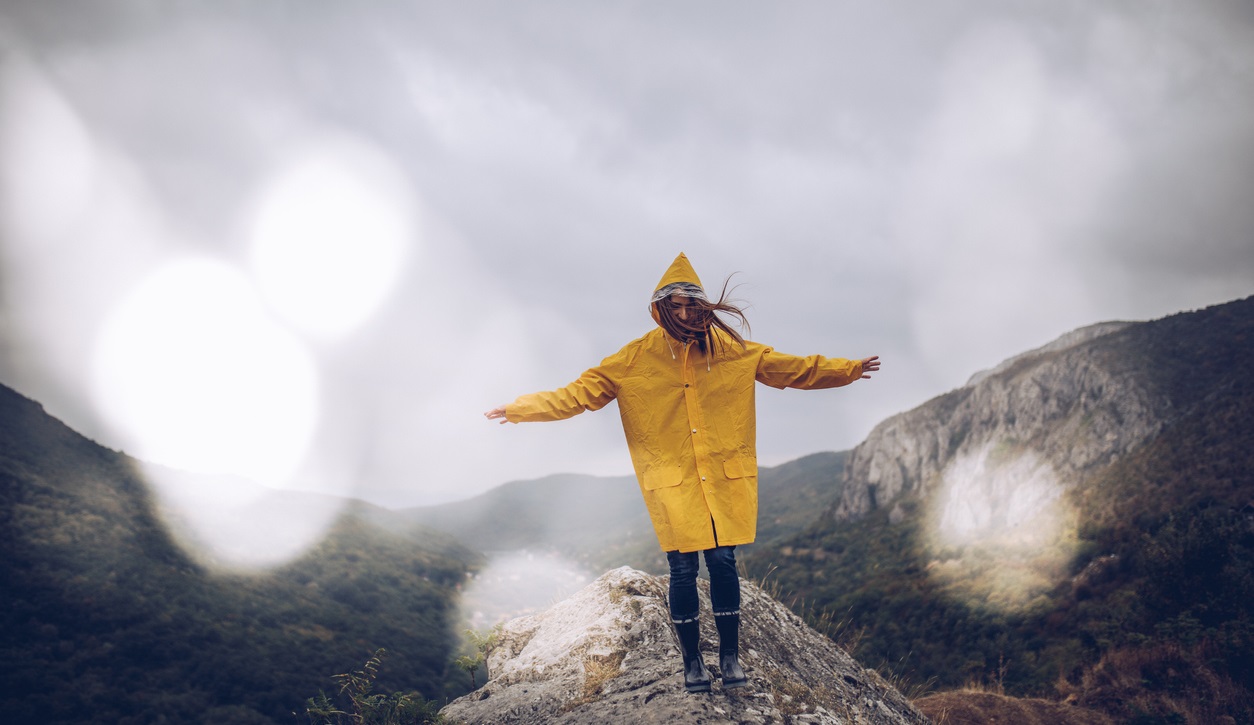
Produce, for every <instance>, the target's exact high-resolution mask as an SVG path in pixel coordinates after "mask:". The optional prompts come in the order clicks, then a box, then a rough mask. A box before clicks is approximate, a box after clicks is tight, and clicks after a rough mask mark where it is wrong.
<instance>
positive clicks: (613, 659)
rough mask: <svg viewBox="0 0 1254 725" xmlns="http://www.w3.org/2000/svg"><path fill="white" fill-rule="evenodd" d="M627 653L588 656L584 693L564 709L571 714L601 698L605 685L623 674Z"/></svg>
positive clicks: (585, 666)
mask: <svg viewBox="0 0 1254 725" xmlns="http://www.w3.org/2000/svg"><path fill="white" fill-rule="evenodd" d="M626 656H627V653H626V652H613V653H611V654H608V655H588V656H587V657H585V658H584V660H583V692H582V693H580V695H579V697H577V698H575V699H574V700H571V701H570V702H568V703H566V705H565V706H564V707H563V708H562V710H563V711H564V712H569V711H570V710H573V709H575V708H576V707H579V706H581V705H586V704H588V703H590V702H596V701H597V699H599V698H600V696H601V689H602V688H603V687H605V683H607V682H609V681H610V680H612V679H614V678H615V677H618V676H619V675H621V674H623V670H622V666H623V658H624V657H626Z"/></svg>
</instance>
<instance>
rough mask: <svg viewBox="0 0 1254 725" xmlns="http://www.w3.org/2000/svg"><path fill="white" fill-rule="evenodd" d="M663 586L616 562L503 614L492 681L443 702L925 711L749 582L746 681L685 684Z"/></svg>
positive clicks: (763, 712) (581, 709)
mask: <svg viewBox="0 0 1254 725" xmlns="http://www.w3.org/2000/svg"><path fill="white" fill-rule="evenodd" d="M701 584H705V582H701ZM666 587H667V584H666V580H665V579H664V578H662V577H655V576H650V575H648V574H645V573H644V572H640V571H635V570H633V569H631V568H629V567H621V568H618V569H614V570H612V571H609V572H607V573H606V574H604V575H603V576H601V577H600V578H598V579H597V580H596V581H594V582H592V583H591V584H589V585H588V586H587V587H585V588H584V589H583V590H581V591H580V592H578V593H576V594H575V595H574V596H572V597H570V598H569V599H567V600H565V601H562V602H559V603H557V604H555V605H553V606H552V607H550V608H549V609H547V610H545V611H544V612H542V613H540V614H536V615H533V616H529V617H522V618H519V619H515V620H512V621H510V622H508V623H507V624H505V625H504V627H503V628H502V629H501V630H500V631H499V633H498V639H497V643H496V646H495V647H494V648H493V649H492V650H491V652H490V654H489V657H488V662H487V671H488V676H489V679H488V681H487V683H486V684H484V686H483V687H482V688H480V689H479V690H476V691H475V692H472V693H470V694H469V695H466V696H465V697H462V698H461V699H458V700H455V701H454V702H452V703H449V705H447V706H446V707H445V708H444V709H443V710H442V711H441V714H442V715H444V716H445V717H447V718H449V719H451V720H453V721H456V722H464V723H468V724H474V723H493V724H494V725H506V724H510V725H550V723H552V724H554V725H556V724H558V723H570V724H572V725H573V724H575V723H606V724H607V725H612V724H615V723H624V724H626V723H632V724H633V725H634V723H644V722H652V723H680V722H682V723H692V724H693V725H700V724H702V723H710V724H713V723H728V722H736V723H746V724H752V723H759V724H765V723H783V722H798V723H801V722H806V723H846V722H858V723H866V724H867V725H923V724H924V723H927V722H928V720H927V718H925V717H924V716H923V714H922V713H921V712H919V711H918V710H916V709H915V708H914V707H913V706H912V705H911V704H910V703H909V701H907V700H906V698H905V697H903V696H902V695H901V693H900V692H898V691H897V690H895V689H894V688H893V687H892V686H891V685H889V684H888V683H887V682H885V681H884V680H883V678H881V677H880V676H879V675H878V674H876V673H875V672H874V671H873V670H867V669H866V668H864V667H862V666H861V665H859V664H858V663H856V662H855V661H854V660H853V658H851V657H850V656H849V655H848V654H846V653H845V652H844V651H842V650H841V649H839V648H838V647H836V646H835V645H833V644H832V642H831V641H830V640H828V639H826V638H824V637H823V636H822V635H820V634H818V633H817V632H815V631H814V630H812V629H810V628H809V627H807V626H806V625H805V624H804V623H803V622H802V621H801V620H800V619H799V618H798V617H797V616H796V615H795V614H793V613H792V612H790V611H788V609H787V608H785V607H784V606H783V605H781V604H779V603H778V602H776V601H775V600H773V599H772V598H771V597H770V596H768V595H767V594H766V593H765V592H763V591H762V590H761V589H759V588H758V587H756V586H754V585H752V584H748V583H746V585H745V586H744V588H743V592H742V605H741V611H742V612H744V626H743V628H742V642H743V658H742V659H743V664H744V667H745V670H746V673H747V674H748V675H749V684H748V686H747V687H745V688H744V689H741V690H734V691H723V690H721V688H720V687H719V685H717V684H716V685H715V689H714V691H713V692H711V693H708V694H704V693H703V694H697V695H692V694H688V693H686V692H684V687H683V676H682V674H681V670H682V665H681V658H680V656H679V645H678V642H677V640H676V638H675V635H674V632H673V630H672V628H671V624H670V614H669V611H668V609H667V605H666ZM702 588H703V589H705V590H706V591H705V592H704V594H705V596H704V597H703V598H702V601H703V606H704V612H703V618H702V619H703V621H702V624H703V627H702V630H703V631H702V639H703V647H702V649H703V651H704V656H705V658H706V659H707V660H708V664H709V665H710V666H711V671H712V674H713V675H714V676H715V677H717V676H718V666H717V660H718V645H717V642H718V640H717V635H716V634H715V630H714V625H713V623H712V622H713V616H712V615H711V614H710V610H709V604H708V602H709V592H708V587H702Z"/></svg>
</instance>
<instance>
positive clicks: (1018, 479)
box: [832, 323, 1172, 529]
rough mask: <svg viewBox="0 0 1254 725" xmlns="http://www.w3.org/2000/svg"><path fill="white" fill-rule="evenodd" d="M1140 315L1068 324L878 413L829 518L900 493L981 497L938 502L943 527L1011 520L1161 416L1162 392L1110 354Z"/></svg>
mask: <svg viewBox="0 0 1254 725" xmlns="http://www.w3.org/2000/svg"><path fill="white" fill-rule="evenodd" d="M1146 324H1152V323H1104V324H1100V325H1093V326H1091V327H1087V328H1084V329H1082V330H1077V331H1075V332H1072V333H1068V334H1067V335H1065V336H1063V337H1062V338H1060V339H1058V340H1056V341H1055V342H1053V343H1050V344H1048V345H1046V346H1044V347H1041V348H1038V349H1036V350H1033V351H1031V352H1028V353H1024V354H1022V355H1019V356H1017V357H1015V358H1012V359H1010V360H1007V361H1006V362H1004V363H1002V364H1001V365H999V366H997V367H996V368H994V369H993V370H989V371H985V372H983V373H977V374H976V375H975V376H973V377H972V379H971V380H970V381H969V382H968V383H967V385H965V386H964V387H962V388H959V389H957V390H954V391H951V392H949V393H947V394H945V395H942V396H940V397H937V398H935V399H933V400H931V401H929V402H927V403H925V404H924V405H922V406H920V407H918V408H916V409H914V410H911V411H908V412H906V413H902V414H899V415H896V416H893V417H892V418H889V419H887V420H885V421H884V422H883V423H881V424H880V425H878V426H877V427H876V428H875V429H874V430H873V431H872V432H871V434H870V436H868V437H867V439H866V440H865V441H864V442H863V443H862V444H860V445H859V446H858V447H856V448H855V449H854V450H853V452H852V454H851V455H850V458H849V462H848V464H847V466H846V468H845V474H844V483H845V488H844V493H843V496H842V498H841V500H840V502H839V503H838V504H836V506H835V507H834V508H833V511H832V512H833V514H834V516H835V518H836V519H838V520H846V519H851V518H858V517H861V516H863V515H865V514H866V513H868V512H869V511H871V510H873V509H875V508H878V507H883V506H890V505H892V504H893V502H894V501H895V500H897V499H898V498H899V497H901V496H902V495H903V494H915V495H918V496H921V497H926V496H929V495H934V494H938V495H941V496H946V497H949V498H951V499H953V500H954V501H955V502H957V501H959V500H963V501H971V500H978V501H980V502H984V503H982V504H981V506H982V508H981V509H980V510H966V509H962V507H961V506H959V507H958V508H957V509H955V508H950V509H948V510H946V512H945V514H944V515H945V516H949V517H952V518H954V519H955V520H954V521H950V522H949V523H950V524H951V525H954V526H957V527H958V528H962V527H963V526H965V527H968V528H985V529H998V528H1006V527H1013V526H1014V525H1015V523H1016V522H1017V521H1018V520H1019V519H1020V518H1021V517H1022V516H1023V515H1025V514H1026V513H1028V512H1030V511H1033V510H1035V509H1036V508H1038V507H1039V506H1040V505H1041V504H1043V503H1047V502H1048V501H1050V500H1053V499H1055V498H1057V497H1058V496H1059V495H1061V493H1062V491H1063V490H1064V489H1065V488H1067V487H1068V486H1071V485H1074V484H1075V483H1076V482H1078V481H1079V480H1080V479H1081V478H1082V477H1083V475H1084V474H1085V473H1086V472H1088V471H1091V470H1094V469H1096V468H1098V467H1100V466H1103V465H1107V464H1109V463H1111V462H1113V461H1114V460H1116V459H1118V458H1119V457H1120V456H1122V455H1123V454H1125V453H1127V452H1128V451H1130V450H1133V449H1134V448H1136V447H1138V446H1140V445H1142V444H1143V443H1145V442H1146V441H1147V440H1149V439H1150V438H1152V437H1153V436H1154V435H1156V434H1157V433H1158V432H1159V430H1160V429H1161V427H1162V425H1163V421H1164V420H1166V419H1167V418H1168V417H1169V416H1170V412H1171V408H1172V401H1171V399H1170V397H1169V396H1168V395H1166V394H1165V393H1164V392H1163V391H1162V390H1160V389H1159V388H1158V386H1156V385H1155V384H1154V382H1153V380H1152V378H1151V377H1150V376H1147V375H1144V374H1141V371H1140V370H1139V363H1140V362H1141V361H1138V360H1131V359H1128V358H1126V357H1124V356H1121V355H1120V354H1119V349H1120V348H1119V345H1118V344H1117V339H1118V338H1119V336H1121V335H1127V334H1130V333H1135V332H1136V329H1137V328H1138V327H1141V326H1144V325H1146ZM947 487H948V488H954V487H957V488H959V489H962V490H952V491H948V490H946V488H947ZM972 487H975V488H978V489H980V490H978V491H972V490H970V489H971V488H972ZM973 493H978V494H980V495H979V496H974V495H971V494H973Z"/></svg>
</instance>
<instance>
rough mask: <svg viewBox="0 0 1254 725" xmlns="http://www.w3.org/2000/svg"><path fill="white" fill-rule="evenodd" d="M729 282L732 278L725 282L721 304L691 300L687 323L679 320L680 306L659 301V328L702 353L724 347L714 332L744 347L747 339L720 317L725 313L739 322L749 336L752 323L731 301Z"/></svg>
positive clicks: (694, 298) (693, 298) (666, 301)
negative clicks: (691, 344)
mask: <svg viewBox="0 0 1254 725" xmlns="http://www.w3.org/2000/svg"><path fill="white" fill-rule="evenodd" d="M729 282H731V277H728V278H727V279H726V280H724V281H723V291H722V292H720V293H719V296H718V302H711V301H709V300H703V299H700V298H697V297H692V298H690V300H691V301H690V302H689V304H688V319H687V320H681V319H680V318H679V313H678V311H677V308H678V307H679V306H678V305H676V304H675V303H674V302H672V301H671V298H670V296H667V297H664V298H662V299H660V300H658V301H657V302H655V303H653V304H654V306H655V307H656V308H657V317H658V324H659V325H661V326H662V329H664V330H666V332H667V333H669V334H670V336H671V337H673V338H675V339H676V340H681V341H684V340H694V341H695V342H696V343H697V346H698V347H699V348H701V351H702V352H705V351H706V350H707V349H709V348H717V347H718V346H720V345H722V344H723V339H722V338H721V336H720V335H718V334H717V333H715V332H714V330H718V331H721V332H723V333H724V334H726V335H727V337H730V338H731V339H732V340H734V341H735V342H736V344H737V345H740V346H741V347H744V346H745V338H744V335H742V334H741V333H740V331H739V330H737V329H736V328H734V327H732V326H731V325H730V324H729V323H728V322H727V320H724V319H723V318H722V317H720V316H719V315H718V313H720V312H721V313H723V314H726V315H728V316H730V317H732V318H733V319H736V320H738V321H739V324H740V326H741V327H743V328H744V330H745V332H749V319H748V318H747V317H745V313H744V309H743V308H742V307H741V306H740V305H739V304H737V302H736V301H733V300H729V299H728V298H727V292H728V290H727V285H728V283H729Z"/></svg>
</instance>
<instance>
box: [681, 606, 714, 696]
mask: <svg viewBox="0 0 1254 725" xmlns="http://www.w3.org/2000/svg"><path fill="white" fill-rule="evenodd" d="M674 624H675V634H677V635H679V652H680V654H682V655H683V656H684V689H685V690H687V691H688V692H709V691H710V671H709V670H707V669H706V668H705V662H704V661H703V660H702V659H701V622H700V621H699V620H697V619H695V618H694V619H692V620H691V621H687V622H675V623H674Z"/></svg>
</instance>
